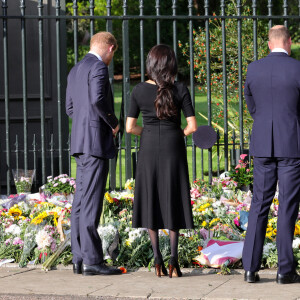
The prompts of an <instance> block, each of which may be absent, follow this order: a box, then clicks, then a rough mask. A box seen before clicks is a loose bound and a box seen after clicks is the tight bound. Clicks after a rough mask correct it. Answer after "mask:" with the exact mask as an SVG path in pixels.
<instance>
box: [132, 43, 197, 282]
mask: <svg viewBox="0 0 300 300" xmlns="http://www.w3.org/2000/svg"><path fill="white" fill-rule="evenodd" d="M146 65H147V73H148V77H149V80H148V81H146V82H141V83H139V84H138V85H137V86H135V88H134V89H133V91H132V94H131V104H130V110H129V114H128V118H127V122H126V131H127V132H128V133H132V134H135V135H141V141H140V150H139V153H138V162H137V170H136V182H135V194H134V205H133V222H132V227H135V228H136V227H144V228H148V232H149V236H150V240H151V244H152V248H153V252H154V263H155V270H156V275H157V276H159V277H160V276H161V275H162V273H163V275H167V271H166V269H165V267H164V264H163V258H162V255H161V253H160V250H159V238H158V229H163V228H165V229H169V234H170V245H171V258H170V261H169V277H172V275H173V273H174V276H176V275H177V276H179V277H180V276H182V274H181V271H180V269H179V265H178V235H179V229H187V228H193V216H192V208H191V199H190V184H189V175H188V164H187V157H186V148H185V142H184V136H187V135H189V134H191V133H193V132H194V131H195V130H196V129H197V123H196V118H195V113H194V109H193V106H192V102H191V97H190V93H189V91H188V89H187V87H186V86H185V85H183V84H182V83H177V82H175V81H174V80H175V77H176V74H177V62H176V57H175V53H174V51H173V50H172V49H171V48H170V47H169V46H166V45H157V46H154V47H153V48H152V49H151V50H150V52H149V54H148V57H147V63H146ZM181 111H183V113H184V115H185V117H186V120H187V126H186V127H185V128H184V129H183V130H182V129H181ZM140 112H142V115H143V125H144V126H143V127H141V126H138V125H137V119H138V116H139V113H140Z"/></svg>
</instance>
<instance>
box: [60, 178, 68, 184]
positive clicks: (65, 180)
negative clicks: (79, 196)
mask: <svg viewBox="0 0 300 300" xmlns="http://www.w3.org/2000/svg"><path fill="white" fill-rule="evenodd" d="M59 181H60V182H61V183H66V182H67V178H60V179H59Z"/></svg>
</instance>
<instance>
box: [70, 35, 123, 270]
mask: <svg viewBox="0 0 300 300" xmlns="http://www.w3.org/2000/svg"><path fill="white" fill-rule="evenodd" d="M117 47H118V45H117V41H116V39H115V37H114V36H113V35H112V34H111V33H109V32H99V33H97V34H95V35H94V36H92V38H91V42H90V52H89V53H88V54H87V55H86V56H85V57H84V58H83V59H82V60H81V61H80V62H79V63H77V64H76V65H75V66H74V67H73V68H72V70H71V71H70V73H69V76H68V86H67V95H66V112H67V115H68V116H69V117H70V118H72V133H71V155H73V156H74V157H75V159H76V163H77V171H76V172H77V173H76V192H75V199H74V202H73V206H72V214H71V247H72V253H73V271H74V273H76V274H81V273H82V274H83V275H98V274H107V275H111V274H120V273H121V271H120V270H119V269H116V268H112V267H108V266H107V265H105V264H104V261H103V253H102V244H101V239H100V237H99V235H98V233H97V227H98V225H99V220H100V215H101V211H102V204H103V197H104V191H105V186H106V179H107V175H108V170H109V168H108V159H109V158H113V157H114V156H115V154H116V149H115V145H114V141H113V136H114V135H116V133H117V132H118V130H119V126H118V119H117V118H116V116H115V114H114V108H113V96H112V91H111V86H110V82H109V76H108V68H107V66H108V65H109V63H110V62H111V60H112V58H113V56H114V52H115V51H116V49H117Z"/></svg>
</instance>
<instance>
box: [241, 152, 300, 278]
mask: <svg viewBox="0 0 300 300" xmlns="http://www.w3.org/2000/svg"><path fill="white" fill-rule="evenodd" d="M253 165H254V173H253V175H254V185H253V199H252V203H251V208H250V214H249V219H248V228H247V234H246V239H245V244H244V249H243V266H244V269H245V270H246V271H252V272H256V271H258V270H259V268H260V265H261V258H262V251H263V245H264V240H265V235H266V228H267V223H268V213H269V209H270V206H271V204H272V200H273V198H274V194H275V191H276V184H277V180H278V185H279V199H278V200H279V207H278V220H277V237H276V246H277V250H278V273H280V274H289V273H291V272H294V271H295V268H296V266H297V263H296V261H295V259H294V255H293V249H292V243H293V238H294V231H295V223H296V220H297V217H298V211H299V200H300V158H276V157H275V158H274V157H269V158H268V157H255V158H254V163H253Z"/></svg>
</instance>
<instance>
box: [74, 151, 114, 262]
mask: <svg viewBox="0 0 300 300" xmlns="http://www.w3.org/2000/svg"><path fill="white" fill-rule="evenodd" d="M75 159H76V163H77V171H76V192H75V198H74V201H73V206H72V213H71V248H72V254H73V263H80V262H83V263H84V264H88V265H95V264H99V263H101V262H102V261H103V252H102V243H101V239H100V237H99V235H98V232H97V228H98V226H99V221H100V216H101V212H102V206H103V197H104V191H105V185H106V179H107V175H108V170H109V164H108V159H102V158H99V157H95V156H91V155H88V154H81V155H78V156H77V157H75Z"/></svg>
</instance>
